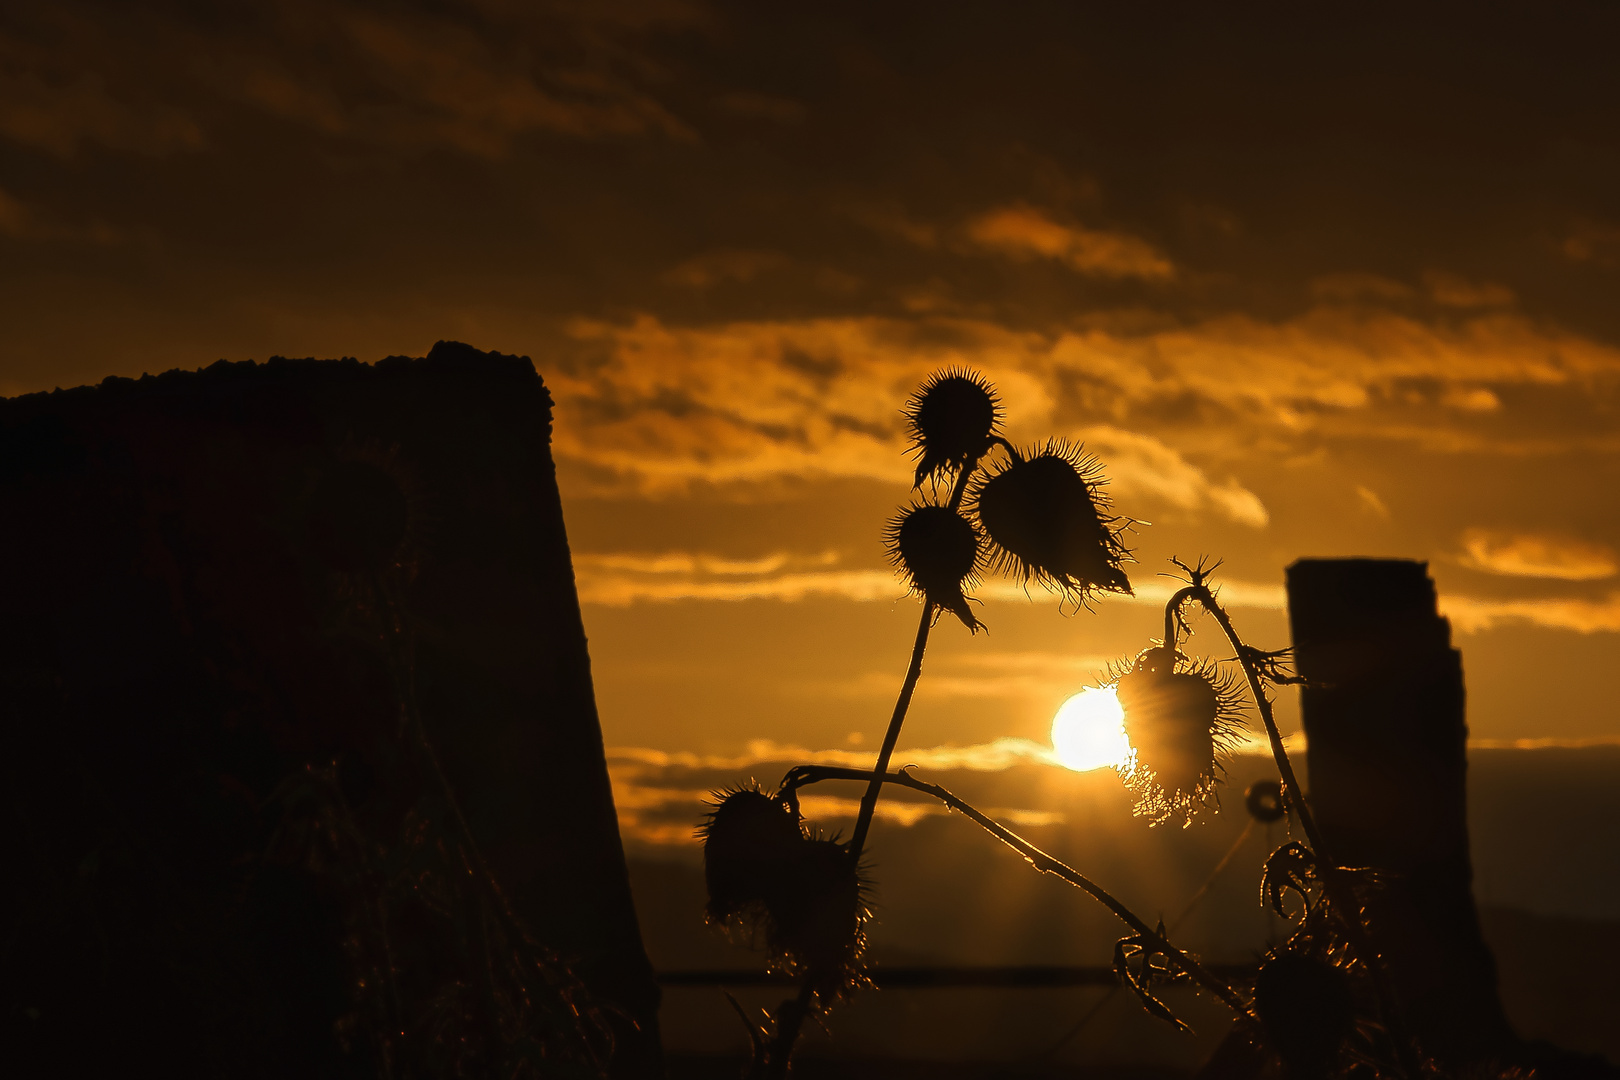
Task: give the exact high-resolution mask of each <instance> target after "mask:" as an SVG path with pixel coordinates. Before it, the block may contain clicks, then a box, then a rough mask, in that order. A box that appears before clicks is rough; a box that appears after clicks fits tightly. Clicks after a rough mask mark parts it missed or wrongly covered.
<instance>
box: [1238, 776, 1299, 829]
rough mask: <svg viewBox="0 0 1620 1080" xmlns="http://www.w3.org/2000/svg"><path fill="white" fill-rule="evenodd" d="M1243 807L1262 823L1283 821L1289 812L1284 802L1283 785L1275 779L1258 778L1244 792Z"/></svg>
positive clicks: (1268, 823)
mask: <svg viewBox="0 0 1620 1080" xmlns="http://www.w3.org/2000/svg"><path fill="white" fill-rule="evenodd" d="M1243 808H1244V809H1245V810H1247V811H1248V812H1249V816H1250V817H1252V818H1254V820H1256V821H1258V822H1260V823H1261V824H1262V825H1270V824H1271V823H1272V822H1274V821H1281V820H1282V819H1283V816H1284V815H1286V814H1287V813H1288V806H1287V804H1286V803H1284V802H1283V793H1282V785H1281V784H1279V783H1278V782H1277V781H1275V780H1256V781H1255V782H1254V783H1252V784H1250V785H1249V789H1248V790H1247V791H1245V792H1244V793H1243Z"/></svg>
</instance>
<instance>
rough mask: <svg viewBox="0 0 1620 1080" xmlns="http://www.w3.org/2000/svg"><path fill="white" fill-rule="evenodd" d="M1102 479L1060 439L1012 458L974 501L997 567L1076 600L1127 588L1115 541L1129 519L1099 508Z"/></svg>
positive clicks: (1125, 555) (1122, 554) (1123, 554)
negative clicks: (1027, 453)
mask: <svg viewBox="0 0 1620 1080" xmlns="http://www.w3.org/2000/svg"><path fill="white" fill-rule="evenodd" d="M1103 483H1104V480H1103V478H1102V469H1101V467H1100V466H1099V465H1098V464H1097V462H1096V460H1095V459H1094V458H1091V457H1089V456H1087V455H1086V454H1085V453H1083V452H1082V451H1081V449H1080V448H1079V447H1071V446H1069V445H1068V444H1067V443H1065V442H1063V441H1062V440H1057V439H1054V440H1052V441H1050V442H1048V443H1047V444H1046V446H1045V447H1043V448H1041V449H1040V450H1039V451H1037V452H1031V453H1030V454H1029V455H1028V456H1026V457H1013V458H1011V459H1010V460H1009V461H1008V462H1007V464H1005V465H1003V466H1002V467H1001V468H1000V469H999V470H997V471H996V472H995V473H994V474H992V475H991V476H990V477H989V478H988V479H986V480H985V481H984V482H983V483H981V484H980V485H979V486H978V490H977V491H975V493H974V498H973V502H974V508H975V510H976V511H977V513H978V517H979V523H980V524H981V525H982V526H983V527H984V531H985V534H986V535H987V536H988V537H989V538H990V540H991V542H992V543H993V544H994V545H995V556H994V557H995V560H996V565H997V567H998V568H1000V569H1002V570H1004V571H1006V572H1009V573H1011V574H1013V575H1014V576H1016V577H1019V578H1021V579H1023V580H1025V581H1028V580H1029V579H1031V578H1033V579H1035V580H1037V581H1039V582H1041V583H1042V584H1045V585H1049V586H1052V587H1054V588H1057V589H1060V590H1061V591H1062V592H1063V593H1065V594H1066V595H1067V596H1069V597H1070V598H1072V599H1074V600H1075V601H1077V602H1079V603H1084V602H1085V601H1086V600H1087V599H1089V598H1090V596H1091V595H1092V594H1093V593H1096V592H1122V593H1129V592H1130V591H1131V583H1130V581H1129V580H1127V579H1126V577H1125V572H1124V571H1123V570H1122V569H1120V564H1121V563H1123V562H1125V561H1126V560H1128V559H1129V558H1130V552H1129V551H1128V550H1126V548H1125V545H1124V544H1123V543H1122V542H1121V540H1120V533H1121V532H1122V531H1123V530H1124V529H1125V527H1126V526H1127V525H1128V522H1124V521H1122V520H1121V519H1120V518H1117V517H1113V516H1111V515H1109V514H1107V513H1105V512H1104V511H1105V510H1106V508H1107V506H1108V500H1107V499H1106V498H1105V497H1104V496H1103V494H1102V492H1101V490H1100V489H1101V487H1102V485H1103Z"/></svg>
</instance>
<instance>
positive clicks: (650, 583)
mask: <svg viewBox="0 0 1620 1080" xmlns="http://www.w3.org/2000/svg"><path fill="white" fill-rule="evenodd" d="M573 558H574V577H575V582H576V586H577V588H578V590H579V599H580V603H583V604H601V605H603V606H607V607H626V606H629V605H631V604H638V603H658V602H671V601H677V600H712V601H742V600H777V601H783V602H789V603H791V602H794V601H798V600H804V599H808V598H810V597H838V598H841V599H845V600H858V601H871V600H894V599H897V598H899V597H901V596H904V595H906V586H905V585H904V584H903V583H902V582H901V581H900V579H899V577H898V576H897V575H896V574H895V572H894V571H892V570H876V569H861V570H834V569H804V568H805V567H815V566H822V567H826V566H829V565H830V564H831V563H832V562H835V561H836V556H835V555H833V554H832V553H823V554H820V555H808V556H805V555H789V554H776V555H770V556H766V557H764V558H761V559H759V560H746V561H743V560H727V559H718V558H716V557H714V556H711V555H703V554H693V553H690V552H680V551H674V552H663V553H658V554H640V553H591V552H582V553H576V554H575V555H574V557H573ZM1177 587H1178V585H1177V583H1176V582H1174V581H1170V580H1168V579H1164V578H1158V577H1148V578H1144V579H1143V580H1141V581H1139V582H1138V583H1137V584H1136V587H1135V591H1134V593H1133V595H1130V596H1115V595H1109V596H1106V597H1099V598H1098V600H1097V603H1098V604H1146V605H1153V606H1159V605H1162V604H1163V603H1164V602H1165V601H1166V600H1168V599H1169V598H1170V596H1171V594H1172V593H1174V592H1175V590H1176V588H1177ZM1219 592H1220V595H1221V598H1222V600H1223V602H1225V603H1227V604H1228V605H1230V606H1232V607H1240V608H1260V609H1265V610H1280V609H1281V608H1283V607H1284V606H1285V604H1286V598H1285V597H1284V594H1283V590H1282V586H1281V585H1263V584H1256V583H1253V582H1244V581H1227V582H1225V583H1223V584H1222V585H1221V586H1220V589H1219ZM1049 595H1050V594H1048V593H1047V592H1046V591H1045V590H1044V589H1042V588H1040V587H1039V586H1028V585H1023V584H1020V583H1018V582H1016V581H1010V580H1006V579H1000V578H997V579H992V580H989V581H985V582H982V583H980V584H979V586H978V587H977V588H975V589H974V590H973V596H974V598H975V599H977V600H979V601H980V602H984V603H992V602H1005V603H1020V604H1024V603H1030V602H1031V601H1038V600H1041V599H1043V598H1047V597H1048V596H1049Z"/></svg>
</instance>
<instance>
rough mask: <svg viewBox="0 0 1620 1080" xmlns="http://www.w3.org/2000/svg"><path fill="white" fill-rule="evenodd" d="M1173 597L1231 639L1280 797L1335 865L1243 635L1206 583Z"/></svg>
mask: <svg viewBox="0 0 1620 1080" xmlns="http://www.w3.org/2000/svg"><path fill="white" fill-rule="evenodd" d="M1177 597H1191V598H1192V599H1194V600H1197V601H1198V603H1199V605H1200V606H1202V607H1203V609H1204V610H1205V611H1207V612H1209V613H1210V614H1211V615H1213V616H1214V617H1215V621H1216V622H1217V623H1219V624H1220V627H1221V631H1222V632H1223V633H1225V634H1226V640H1227V641H1228V642H1230V643H1231V645H1232V651H1233V652H1235V653H1236V654H1237V658H1238V663H1240V664H1241V665H1243V674H1244V677H1245V678H1247V679H1248V682H1249V696H1250V697H1252V698H1254V707H1255V708H1256V709H1257V710H1258V711H1259V713H1260V722H1261V723H1263V724H1265V726H1266V736H1267V737H1268V738H1269V739H1270V740H1271V756H1272V758H1273V759H1275V761H1276V762H1277V772H1278V773H1279V774H1281V776H1282V781H1283V800H1284V802H1285V803H1286V805H1287V806H1288V809H1289V810H1290V811H1292V812H1293V815H1294V817H1295V818H1296V819H1297V820H1298V821H1299V824H1300V828H1302V829H1303V830H1304V831H1305V839H1306V841H1307V842H1308V843H1309V844H1310V846H1311V850H1312V851H1314V852H1315V853H1316V857H1317V859H1318V860H1320V862H1321V864H1322V865H1323V866H1324V867H1326V866H1334V865H1337V864H1335V863H1334V862H1333V861H1332V860H1331V859H1330V858H1329V857H1328V854H1327V849H1326V848H1325V847H1324V846H1323V844H1322V834H1321V832H1319V831H1318V830H1317V828H1316V818H1315V817H1313V816H1312V814H1311V811H1310V807H1308V806H1306V805H1305V793H1304V790H1303V789H1302V788H1301V787H1300V786H1299V780H1298V778H1297V777H1295V775H1294V765H1293V763H1292V762H1291V761H1289V760H1288V752H1287V751H1286V750H1284V749H1283V741H1282V733H1281V732H1279V731H1278V730H1277V721H1276V718H1275V717H1274V716H1273V715H1272V711H1271V699H1270V698H1269V697H1267V696H1266V686H1265V682H1264V680H1263V679H1262V678H1261V675H1260V671H1259V669H1258V668H1257V667H1255V664H1254V659H1253V658H1252V657H1251V656H1250V655H1249V650H1248V647H1247V646H1245V645H1244V644H1243V639H1242V638H1240V637H1238V632H1237V628H1236V627H1234V626H1233V625H1232V619H1231V617H1230V616H1229V615H1227V614H1226V609H1225V608H1223V607H1221V605H1220V603H1219V602H1218V601H1216V599H1215V594H1214V593H1212V592H1210V591H1209V586H1207V585H1204V584H1201V583H1200V584H1197V585H1189V586H1188V587H1187V588H1185V589H1182V590H1181V592H1178V593H1177V594H1176V596H1175V597H1172V598H1171V600H1172V603H1176V605H1177V606H1178V607H1179V606H1180V605H1179V602H1178V601H1177V600H1176V598H1177ZM1171 618H1172V613H1171V609H1169V608H1166V609H1165V626H1166V629H1167V632H1169V630H1168V628H1169V626H1170V622H1171ZM1170 641H1173V639H1167V644H1168V643H1170Z"/></svg>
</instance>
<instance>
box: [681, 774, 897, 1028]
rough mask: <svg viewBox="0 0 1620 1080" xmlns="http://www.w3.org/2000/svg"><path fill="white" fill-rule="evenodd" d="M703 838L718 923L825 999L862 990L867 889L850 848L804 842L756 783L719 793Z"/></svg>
mask: <svg viewBox="0 0 1620 1080" xmlns="http://www.w3.org/2000/svg"><path fill="white" fill-rule="evenodd" d="M699 834H700V835H701V836H702V838H703V876H704V880H705V883H706V884H707V885H708V889H709V904H708V914H709V918H710V920H711V921H713V922H715V923H718V924H719V925H721V926H724V927H727V928H738V929H743V930H746V931H748V932H749V933H750V935H751V936H752V935H756V934H757V935H758V936H761V937H763V939H764V944H765V947H766V949H767V950H769V952H770V954H771V962H772V964H773V965H775V966H776V967H779V968H781V969H783V970H786V971H789V972H791V973H793V974H795V975H803V976H806V977H808V978H810V979H811V980H812V983H813V989H814V991H815V993H816V994H817V995H818V996H821V997H829V996H830V997H837V996H840V995H842V994H843V993H845V992H846V991H847V990H849V989H850V988H851V987H852V986H854V985H855V983H856V982H857V981H858V980H859V978H860V974H859V973H860V961H861V953H862V951H863V949H864V947H865V943H866V935H865V930H864V927H865V925H866V919H867V911H866V901H865V892H866V885H865V882H864V881H863V880H862V879H861V875H860V870H859V867H858V865H857V860H856V858H855V856H853V855H852V854H851V853H850V851H849V849H848V848H846V847H845V846H844V845H843V844H840V843H838V842H837V841H836V840H826V839H821V838H819V837H812V836H810V835H809V834H807V833H806V832H805V829H804V826H803V824H802V823H801V821H800V819H799V815H798V812H797V810H796V809H795V808H794V806H793V805H792V804H791V802H790V801H789V800H785V799H780V798H776V797H773V796H770V795H767V794H765V793H764V792H763V791H761V790H759V788H758V787H757V786H756V785H754V784H747V785H744V786H742V787H739V788H736V789H733V790H730V791H726V792H723V793H721V795H720V798H719V800H718V801H717V802H716V803H715V804H714V808H713V810H711V811H710V813H709V816H708V820H707V821H706V822H704V824H703V825H702V826H701V827H700V829H699Z"/></svg>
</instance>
